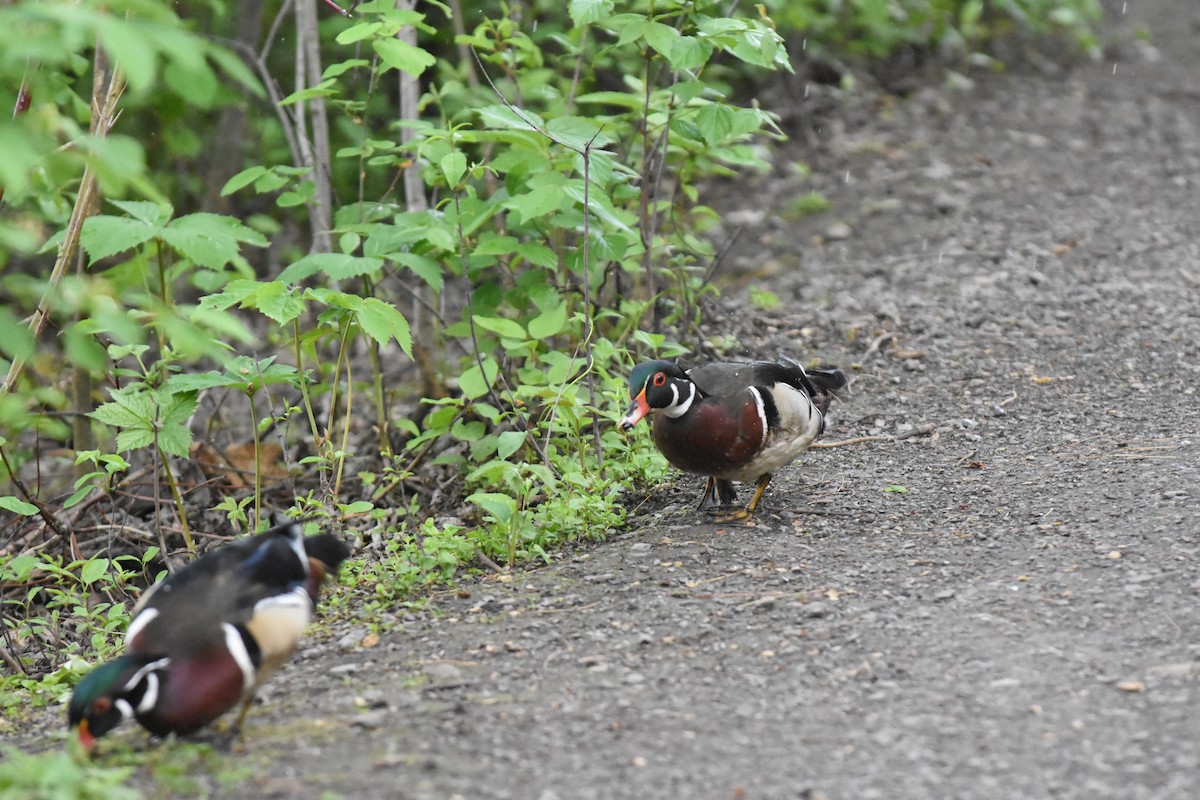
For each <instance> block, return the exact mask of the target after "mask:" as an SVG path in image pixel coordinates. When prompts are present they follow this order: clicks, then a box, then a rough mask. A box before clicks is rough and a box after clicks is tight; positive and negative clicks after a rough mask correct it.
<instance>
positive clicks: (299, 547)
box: [287, 524, 308, 575]
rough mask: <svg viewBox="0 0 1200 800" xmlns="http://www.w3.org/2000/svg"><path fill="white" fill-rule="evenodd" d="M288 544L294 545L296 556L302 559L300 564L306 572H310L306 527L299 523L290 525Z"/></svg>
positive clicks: (293, 549) (293, 550)
mask: <svg viewBox="0 0 1200 800" xmlns="http://www.w3.org/2000/svg"><path fill="white" fill-rule="evenodd" d="M287 537H288V544H290V545H291V546H292V552H293V553H295V554H296V558H298V559H300V565H301V566H302V567H304V574H305V575H307V574H308V553H306V552H304V528H302V527H300V526H299V525H296V524H292V525H289V526H288V532H287Z"/></svg>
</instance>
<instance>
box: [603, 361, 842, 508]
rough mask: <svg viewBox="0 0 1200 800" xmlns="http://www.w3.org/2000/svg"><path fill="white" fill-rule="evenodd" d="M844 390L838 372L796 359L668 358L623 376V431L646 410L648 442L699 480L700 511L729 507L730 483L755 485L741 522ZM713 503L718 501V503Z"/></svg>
mask: <svg viewBox="0 0 1200 800" xmlns="http://www.w3.org/2000/svg"><path fill="white" fill-rule="evenodd" d="M845 386H846V376H845V375H844V374H842V372H841V371H840V370H837V369H832V368H827V369H813V370H806V369H804V367H803V366H802V365H801V364H800V363H799V362H797V361H793V360H792V359H790V358H781V359H779V360H778V361H749V362H730V361H724V362H714V363H710V364H702V365H700V366H697V367H693V368H692V369H690V370H687V371H686V372H685V371H684V370H683V369H682V368H680V367H679V366H678V365H677V364H676V363H675V362H673V361H649V362H647V363H644V364H639V365H638V366H637V367H635V368H634V369H633V371H632V372H631V373H630V375H629V397H630V398H631V402H630V404H629V408H628V410H627V411H626V412H625V416H624V417H623V418H622V419H621V421H620V427H621V430H629V429H630V428H632V427H633V426H634V425H636V424H637V423H638V421H639V420H641V419H642V417H645V416H646V415H648V414H650V413H651V412H652V411H653V412H654V413H653V417H652V422H653V427H654V444H655V446H656V447H658V449H659V451H660V452H661V453H662V454H663V455H664V456H666V458H667V461H669V462H670V463H671V464H672V466H675V467H677V468H678V469H681V470H683V471H684V472H690V473H692V474H695V475H704V476H706V477H707V478H708V484H707V485H706V486H705V489H704V496H703V497H701V498H700V506H699V507H700V508H709V507H712V506H717V505H721V506H729V505H733V504H734V503H736V502H737V492H736V491H735V490H734V488H733V481H742V482H749V481H754V482H756V483H757V488H756V489H755V492H754V498H753V499H752V500H751V501H750V504H749V505H748V506H746V507H745V509H743V510H740V511H737V512H734V513H732V514H728V515H725V516H723V517H721V521H725V522H728V521H733V520H739V519H749V518H750V517H752V516H753V515H754V510H755V509H756V508H757V507H758V502H759V500H760V499H762V495H763V492H764V491H765V490H766V488H767V484H768V483H770V482H771V475H772V473H774V472H775V470H777V469H779V468H780V467H783V466H786V465H787V464H790V463H792V462H793V461H795V460H796V459H797V458H799V456H800V454H801V453H803V452H804V451H805V450H807V449H808V446H809V445H810V444H812V443H813V440H815V439H816V438H817V437H818V436H819V435H820V434H821V431H822V430H824V428H825V413H826V412H827V411H828V410H829V402H830V400H831V399H832V398H833V397H834V396H836V394H837V392H838V391H840V390H841V389H843V388H845ZM718 501H719V502H718Z"/></svg>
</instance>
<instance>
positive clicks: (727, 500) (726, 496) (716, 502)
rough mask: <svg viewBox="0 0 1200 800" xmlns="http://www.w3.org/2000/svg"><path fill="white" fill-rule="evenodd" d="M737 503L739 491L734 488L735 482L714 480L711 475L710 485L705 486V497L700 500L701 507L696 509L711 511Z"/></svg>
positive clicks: (722, 479) (720, 479)
mask: <svg viewBox="0 0 1200 800" xmlns="http://www.w3.org/2000/svg"><path fill="white" fill-rule="evenodd" d="M735 503H737V490H736V489H734V488H733V481H728V480H725V479H724V478H714V477H712V476H711V475H710V476H709V478H708V483H706V484H705V485H704V496H703V497H701V498H700V505H698V506H696V508H699V509H702V510H703V509H710V510H711V509H714V508H722V507H725V506H731V505H734V504H735Z"/></svg>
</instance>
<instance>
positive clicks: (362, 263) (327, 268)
mask: <svg viewBox="0 0 1200 800" xmlns="http://www.w3.org/2000/svg"><path fill="white" fill-rule="evenodd" d="M381 269H383V259H382V258H372V257H367V256H352V255H349V254H347V253H309V254H308V255H306V256H304V257H303V258H301V259H300V260H299V261H294V262H292V264H291V265H290V266H288V267H287V268H286V269H284V271H283V272H281V273H279V277H278V278H277V279H276V280H279V281H282V282H283V283H298V282H299V281H302V280H304V279H305V278H310V277H312V276H313V275H316V274H317V273H318V272H320V273H324V274H325V275H326V276H327V277H328V278H329V279H330V280H335V281H340V280H344V279H346V278H358V277H361V276H363V275H373V274H375V273H376V272H379V270H381Z"/></svg>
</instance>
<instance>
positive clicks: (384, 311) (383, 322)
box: [355, 297, 412, 358]
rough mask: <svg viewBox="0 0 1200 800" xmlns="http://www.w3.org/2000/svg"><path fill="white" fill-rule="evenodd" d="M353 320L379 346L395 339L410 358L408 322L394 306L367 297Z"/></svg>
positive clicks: (410, 347)
mask: <svg viewBox="0 0 1200 800" xmlns="http://www.w3.org/2000/svg"><path fill="white" fill-rule="evenodd" d="M355 319H356V320H357V321H358V327H360V328H362V330H363V333H365V334H367V335H368V336H370V337H371V338H372V339H374V340H375V341H376V342H378V343H379V344H380V345H381V346H382V345H385V344H387V343H388V341H389V340H390V339H395V340H396V343H397V344H399V345H400V349H401V350H403V351H404V352H405V353H407V354H408V356H409V357H410V358H411V357H412V331H411V330H410V329H409V327H408V320H407V319H405V318H404V315H403V314H401V313H400V312H399V311H397V310H396V307H395V306H393V305H390V304H388V303H385V302H384V301H382V300H380V299H379V298H377V297H368V298H366V299H365V300H363V303H362V308H360V309H359V310H358V313H357V315H356V316H355Z"/></svg>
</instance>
